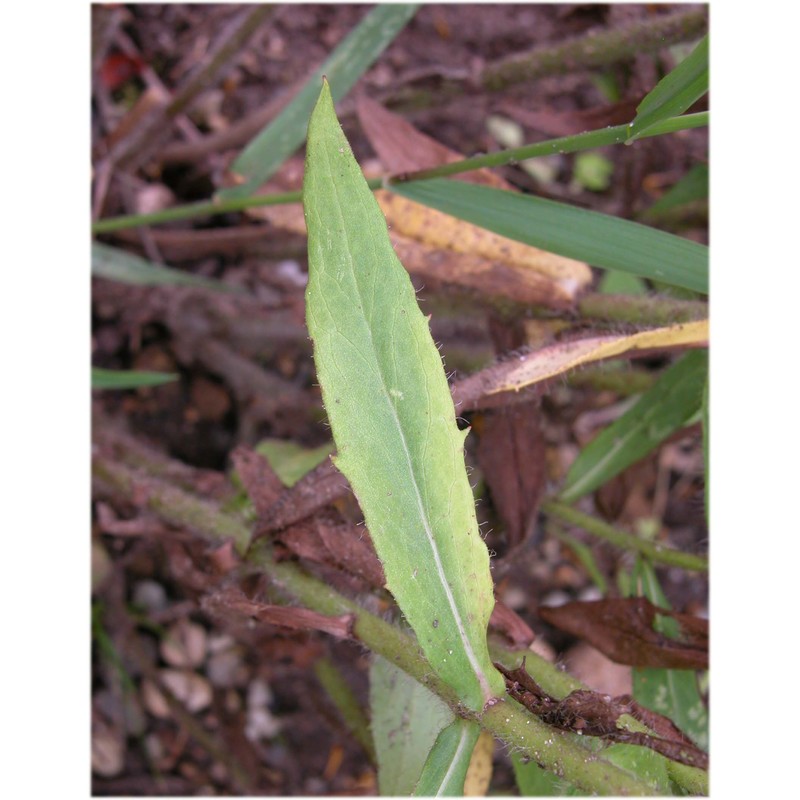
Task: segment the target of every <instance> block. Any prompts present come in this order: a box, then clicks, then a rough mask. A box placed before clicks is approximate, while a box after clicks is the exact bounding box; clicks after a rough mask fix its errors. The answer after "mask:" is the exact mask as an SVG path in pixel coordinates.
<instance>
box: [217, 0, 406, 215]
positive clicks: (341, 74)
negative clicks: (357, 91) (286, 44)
mask: <svg viewBox="0 0 800 800" xmlns="http://www.w3.org/2000/svg"><path fill="white" fill-rule="evenodd" d="M418 7H419V5H418V4H416V3H412V4H402V3H398V4H391V5H379V6H377V7H375V8H373V9H372V11H370V12H369V13H368V14H367V15H366V17H364V19H363V20H362V21H361V23H360V24H359V25H358V27H356V28H355V30H353V31H352V32H351V33H350V34H349V35H348V36H346V37H345V39H344V40H343V41H342V42H341V43H340V44H339V45H338V47H337V48H336V49H335V50H334V51H333V53H331V55H330V56H329V57H328V58H327V59H326V60H325V62H324V63H323V64H322V66H320V67H319V69H317V70H316V71H315V72H314V74H313V75H312V76H311V77H310V78H309V79H308V82H307V83H306V84H305V86H304V87H303V88H302V89H301V90H300V92H299V93H298V95H297V97H295V98H294V100H292V102H291V103H290V104H289V105H288V106H287V107H286V108H285V109H284V110H283V112H282V113H281V114H280V115H279V116H278V117H277V118H276V119H274V120H273V121H272V122H271V123H270V124H269V125H268V126H267V127H266V128H265V129H264V130H263V131H261V133H259V134H258V136H256V138H255V139H253V140H252V141H251V142H250V144H248V145H247V147H245V149H244V150H243V151H242V152H241V153H240V154H239V157H238V158H237V159H236V160H235V161H234V162H233V164H232V166H231V170H232V171H233V172H234V173H235V174H236V175H237V176H240V177H241V179H242V183H241V184H239V185H237V186H233V187H231V188H229V189H223V190H222V191H220V192H219V193H218V194H217V199H218V200H223V201H224V200H230V199H233V198H239V197H247V196H248V195H251V194H252V193H253V192H254V191H255V190H256V189H257V188H258V187H259V186H260V185H261V184H262V183H264V182H265V181H267V180H268V179H269V178H270V177H271V176H272V175H274V174H275V172H276V170H277V169H278V167H280V165H281V164H283V162H284V161H285V160H286V159H287V158H288V157H289V156H290V155H291V154H292V153H293V152H294V151H295V150H296V149H297V148H298V147H299V146H300V145H301V144H302V143H303V140H304V139H305V137H306V127H307V123H308V117H309V115H310V114H311V110H312V109H313V108H314V103H315V102H316V99H317V95H318V94H319V84H320V80H321V79H322V77H323V76H327V78H328V80H329V81H330V83H331V86H333V87H335V89H334V90H333V91H334V93H333V100H334V102H338V101H339V100H340V99H341V98H342V97H344V96H345V95H346V94H347V92H349V91H350V89H351V88H352V86H353V85H354V84H355V82H356V81H357V80H358V79H359V78H360V77H361V75H363V74H364V73H365V72H366V71H367V69H369V67H370V66H371V65H372V64H373V63H374V61H375V59H377V58H378V56H379V55H380V54H381V53H382V52H383V51H384V50H385V49H386V47H387V46H388V45H389V44H390V43H391V42H392V41H393V40H394V38H395V37H396V36H397V34H398V33H400V31H401V30H402V29H403V28H404V27H405V25H406V23H407V22H408V21H409V20H410V19H411V17H413V16H414V14H415V13H416V12H417V8H418Z"/></svg>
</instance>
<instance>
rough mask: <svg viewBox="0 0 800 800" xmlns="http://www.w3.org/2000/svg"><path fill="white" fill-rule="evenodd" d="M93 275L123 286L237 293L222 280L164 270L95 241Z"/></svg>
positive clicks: (159, 266) (93, 244) (93, 243)
mask: <svg viewBox="0 0 800 800" xmlns="http://www.w3.org/2000/svg"><path fill="white" fill-rule="evenodd" d="M92 275H94V276H95V277H97V278H107V279H108V280H112V281H119V282H120V283H131V284H137V285H140V286H157V285H159V284H185V285H187V286H202V287H204V288H206V289H216V290H217V291H223V292H230V291H235V289H233V288H232V287H230V286H227V285H226V284H224V283H222V282H220V281H215V280H210V279H209V278H200V277H198V276H197V275H191V274H189V273H188V272H181V271H180V270H177V269H170V268H169V267H162V266H161V265H159V264H154V263H153V262H152V261H147V260H146V259H144V258H141V257H139V256H136V255H133V254H132V253H127V252H125V251H124V250H120V249H118V248H116V247H109V246H108V245H106V244H100V242H92Z"/></svg>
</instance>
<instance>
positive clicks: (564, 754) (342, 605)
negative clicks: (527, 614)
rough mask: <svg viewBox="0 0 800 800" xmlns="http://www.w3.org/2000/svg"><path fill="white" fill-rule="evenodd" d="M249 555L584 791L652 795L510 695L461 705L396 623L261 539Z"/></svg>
mask: <svg viewBox="0 0 800 800" xmlns="http://www.w3.org/2000/svg"><path fill="white" fill-rule="evenodd" d="M249 560H250V561H251V562H253V563H256V564H258V566H259V567H260V569H261V570H262V572H263V573H264V574H265V575H266V577H267V579H268V580H270V581H271V582H272V583H273V585H275V586H276V587H277V588H279V589H281V590H282V591H284V592H286V593H287V594H288V595H289V596H290V597H291V598H293V599H294V600H295V601H299V602H300V603H302V604H303V605H304V606H306V607H307V608H311V609H313V610H315V611H319V612H321V613H323V614H332V615H338V614H353V615H354V616H355V622H354V625H353V631H354V633H355V635H356V636H357V637H358V638H359V639H360V640H361V641H363V642H364V644H366V645H367V646H368V647H369V648H370V650H372V651H373V652H375V653H378V654H379V655H382V656H383V657H384V658H386V659H388V660H389V661H390V662H392V663H393V664H396V665H397V666H398V667H400V669H402V670H403V671H404V672H407V673H408V674H409V675H411V676H412V677H413V678H415V679H416V680H418V681H420V683H422V684H423V685H425V686H427V687H428V689H430V690H431V691H433V692H434V693H435V694H437V695H439V697H441V698H442V699H443V700H444V701H445V702H447V703H448V704H449V705H450V707H451V708H452V709H453V711H454V712H455V713H457V714H459V715H460V716H464V717H466V718H469V719H475V720H476V721H477V722H479V723H480V724H481V726H482V727H483V728H485V729H486V730H488V731H489V732H490V733H492V734H494V735H495V736H496V737H497V738H499V739H502V740H503V741H504V742H506V744H508V745H509V746H511V747H513V748H514V749H516V750H521V751H523V752H525V753H527V754H528V755H530V757H532V758H534V759H535V760H536V761H537V762H538V763H540V764H541V765H542V766H544V767H545V768H546V769H548V770H550V771H552V772H555V773H556V774H557V775H559V776H561V777H563V778H565V779H566V780H568V781H570V783H573V784H574V785H575V786H578V787H579V788H581V789H584V790H586V791H589V792H592V793H596V794H602V795H628V794H632V795H651V794H653V793H654V792H653V789H652V788H651V787H650V786H649V785H648V784H646V783H645V782H643V781H641V780H639V779H638V778H637V777H635V776H633V775H631V774H630V773H627V772H625V771H624V770H621V769H618V768H617V767H615V766H613V765H612V764H610V763H609V762H607V761H605V760H604V759H602V758H598V757H597V756H596V755H594V754H592V753H591V752H590V751H588V750H586V749H585V748H584V747H582V746H581V745H579V744H577V743H576V742H574V741H573V740H572V738H571V737H570V736H567V735H565V734H562V733H560V732H559V731H556V730H554V729H553V728H551V727H549V726H548V725H545V724H544V723H543V722H542V721H541V720H539V719H538V717H535V716H533V715H531V714H529V713H528V712H527V711H525V710H524V709H523V708H522V707H521V706H519V705H518V704H517V703H516V702H514V701H513V700H511V699H510V698H505V699H504V700H502V701H501V702H499V703H497V704H496V705H494V706H491V707H490V708H488V709H486V710H485V711H483V713H482V714H477V715H476V714H472V713H470V712H467V711H465V710H464V709H463V707H461V706H460V705H459V703H458V701H457V698H456V696H455V694H454V693H453V691H452V690H451V689H450V687H448V686H447V685H446V684H444V683H442V681H441V680H440V679H439V678H438V677H437V676H436V675H435V674H434V673H433V671H432V670H431V668H430V666H429V664H428V662H427V661H426V660H425V658H424V657H423V656H422V654H421V652H420V649H419V646H418V645H417V643H416V641H415V640H413V639H412V638H411V637H409V636H407V635H406V634H404V633H402V632H401V631H400V630H398V629H397V628H395V627H394V626H393V625H391V624H389V623H388V622H385V621H384V620H382V619H380V618H379V617H376V616H374V615H373V614H370V613H369V612H368V611H366V610H365V609H363V608H361V607H360V606H358V605H357V604H356V603H354V602H353V601H351V600H348V599H347V598H345V597H344V596H343V595H340V594H339V593H338V592H336V591H335V590H334V589H331V588H330V587H329V586H327V585H326V584H324V583H322V582H320V581H318V580H316V579H315V578H312V577H310V576H308V575H305V574H304V573H303V572H302V571H301V570H300V568H299V567H298V566H297V565H295V564H291V563H288V562H284V563H281V564H276V563H274V561H273V560H272V558H271V557H270V555H269V548H268V547H265V546H263V545H262V542H259V543H257V544H256V545H255V547H254V548H253V552H251V554H250V557H249Z"/></svg>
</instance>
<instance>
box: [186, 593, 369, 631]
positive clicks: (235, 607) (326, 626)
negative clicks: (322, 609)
mask: <svg viewBox="0 0 800 800" xmlns="http://www.w3.org/2000/svg"><path fill="white" fill-rule="evenodd" d="M202 606H203V609H205V610H207V611H210V612H212V613H217V614H223V615H226V616H230V614H231V612H233V613H235V614H240V615H242V616H247V617H250V618H254V619H257V620H258V621H259V622H266V623H269V624H270V625H279V626H282V627H284V628H293V629H295V630H316V631H322V632H323V633H328V634H330V635H331V636H336V637H337V638H339V639H352V638H353V623H354V621H355V616H354V615H353V614H341V615H340V616H336V617H328V616H325V615H324V614H319V613H318V612H316V611H311V610H310V609H308V608H293V607H290V606H275V605H268V604H266V603H259V602H256V601H255V600H250V599H249V598H248V597H247V596H246V595H245V594H244V593H243V592H241V591H239V590H238V589H233V588H230V589H226V590H224V591H220V592H215V593H214V594H212V595H209V596H207V597H204V598H203V603H202Z"/></svg>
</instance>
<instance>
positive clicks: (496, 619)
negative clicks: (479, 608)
mask: <svg viewBox="0 0 800 800" xmlns="http://www.w3.org/2000/svg"><path fill="white" fill-rule="evenodd" d="M489 625H491V626H492V628H494V629H495V630H496V631H499V632H500V633H502V634H503V635H504V636H506V637H507V638H508V639H509V640H510V641H511V643H512V644H513V645H514V647H528V646H529V645H530V644H531V642H533V640H534V639H535V638H536V634H535V633H534V632H533V631H532V630H531V628H530V626H529V625H528V623H527V622H525V620H524V619H522V617H520V616H519V614H517V613H516V612H515V611H513V610H512V609H510V608H509V607H508V606H507V605H506V604H505V603H504V602H502V600H497V601H496V602H495V604H494V608H493V609H492V616H491V617H490V618H489Z"/></svg>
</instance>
